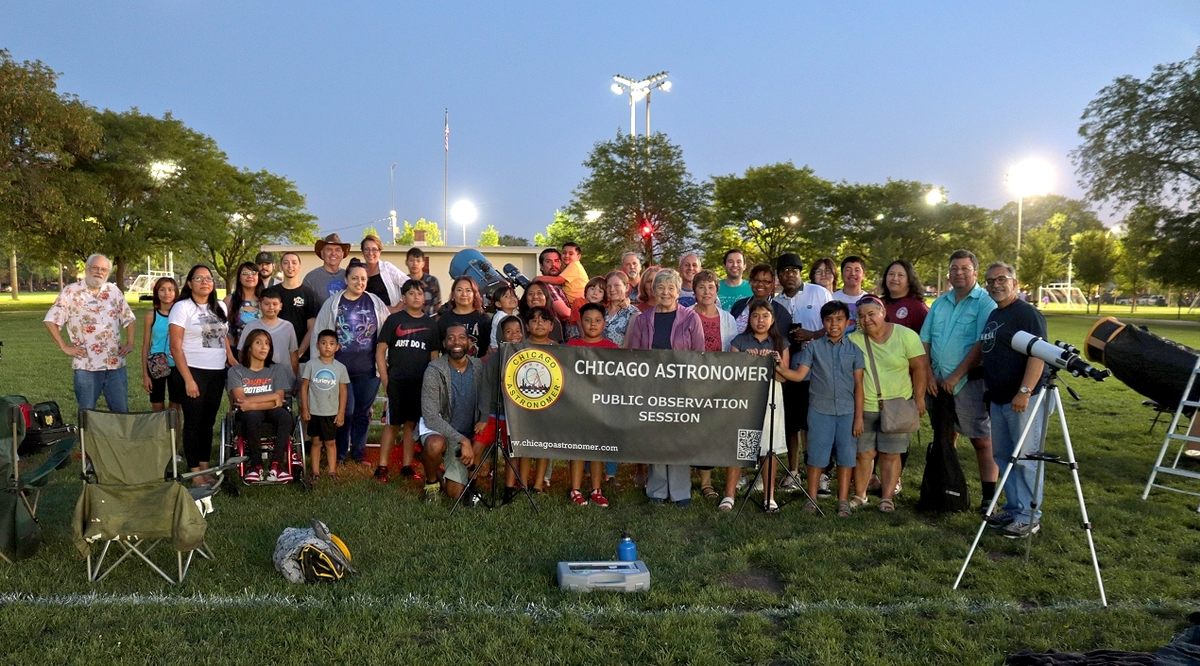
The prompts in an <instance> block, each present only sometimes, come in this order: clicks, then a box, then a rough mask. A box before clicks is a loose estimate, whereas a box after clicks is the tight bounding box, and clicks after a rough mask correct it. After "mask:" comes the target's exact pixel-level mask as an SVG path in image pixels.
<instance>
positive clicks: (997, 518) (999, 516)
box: [984, 507, 1016, 530]
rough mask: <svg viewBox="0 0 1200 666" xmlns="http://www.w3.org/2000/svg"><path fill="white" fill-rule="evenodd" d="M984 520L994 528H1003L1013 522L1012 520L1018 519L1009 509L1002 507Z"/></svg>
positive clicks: (985, 508)
mask: <svg viewBox="0 0 1200 666" xmlns="http://www.w3.org/2000/svg"><path fill="white" fill-rule="evenodd" d="M984 510H987V507H984ZM984 520H985V521H986V522H987V525H988V527H990V528H992V529H994V530H1002V529H1005V528H1007V527H1008V526H1009V525H1010V524H1012V522H1013V521H1014V520H1016V516H1014V515H1013V514H1012V513H1011V512H1009V511H1005V510H1003V509H1001V510H1000V511H997V512H996V513H993V514H992V515H990V516H987V517H985V518H984Z"/></svg>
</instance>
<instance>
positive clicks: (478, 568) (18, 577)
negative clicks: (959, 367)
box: [0, 308, 1200, 664]
mask: <svg viewBox="0 0 1200 666" xmlns="http://www.w3.org/2000/svg"><path fill="white" fill-rule="evenodd" d="M1148 309H1149V308H1143V310H1148ZM144 311H145V310H144V309H139V310H138V313H139V315H140V314H141V313H143V312H144ZM43 312H44V310H42V309H40V308H39V309H36V311H35V310H32V309H31V310H30V311H25V312H22V311H11V310H8V309H5V310H4V311H2V312H0V340H3V341H4V343H5V344H4V358H3V361H0V386H2V387H3V391H4V392H20V393H24V394H26V395H27V396H29V397H30V398H31V399H33V400H35V401H36V400H43V399H55V400H58V401H59V402H60V404H61V405H62V407H63V411H64V414H71V413H73V411H74V402H73V398H72V393H71V386H70V373H69V369H68V362H67V359H66V358H65V357H63V356H62V355H61V354H59V353H58V352H57V351H56V350H55V349H53V347H52V345H51V343H50V341H49V337H48V336H47V335H46V334H45V332H44V330H42V327H41V324H40V319H41V316H42V313H43ZM1106 314H1107V313H1106ZM1092 321H1093V319H1092V318H1084V317H1082V316H1080V317H1074V316H1052V317H1051V318H1050V334H1051V337H1052V338H1063V339H1067V340H1070V341H1072V342H1074V343H1076V344H1080V345H1081V343H1082V338H1083V336H1084V335H1085V333H1086V331H1087V329H1088V328H1089V327H1090V325H1091V323H1092ZM1151 328H1152V330H1155V331H1156V332H1159V333H1160V334H1162V335H1165V336H1166V337H1169V338H1172V339H1175V340H1177V341H1179V342H1183V343H1185V344H1190V345H1193V346H1200V327H1197V326H1196V325H1195V324H1191V323H1172V322H1161V323H1155V324H1153V325H1152V326H1151ZM1081 346H1082V345H1081ZM1071 385H1072V386H1074V387H1075V388H1076V390H1077V391H1078V392H1079V393H1080V394H1081V395H1082V397H1083V402H1079V403H1075V402H1073V401H1071V400H1070V399H1069V398H1068V397H1067V396H1066V394H1065V392H1064V395H1063V397H1064V400H1066V401H1067V405H1066V410H1067V418H1068V420H1069V422H1070V426H1071V434H1072V439H1073V441H1074V443H1075V447H1076V453H1077V456H1078V458H1079V461H1080V467H1081V471H1080V474H1081V477H1082V480H1083V484H1084V493H1085V496H1086V499H1087V502H1088V510H1089V513H1090V516H1091V519H1092V521H1093V522H1094V523H1095V525H1096V547H1097V550H1098V553H1099V557H1100V563H1101V567H1102V569H1103V573H1104V578H1105V584H1106V587H1107V591H1108V596H1109V601H1110V604H1111V607H1110V608H1109V609H1107V610H1102V609H1100V608H1099V606H1098V603H1097V593H1096V587H1095V579H1094V577H1093V574H1092V570H1091V565H1090V558H1089V555H1088V551H1087V548H1086V542H1085V540H1084V536H1083V533H1082V532H1081V531H1080V530H1079V529H1078V523H1079V513H1078V506H1077V504H1076V502H1075V498H1074V489H1073V487H1072V485H1071V482H1070V478H1069V476H1067V475H1066V474H1065V472H1063V471H1061V470H1058V469H1052V470H1050V471H1049V472H1048V478H1049V486H1048V488H1047V493H1046V507H1047V508H1046V514H1045V518H1044V528H1043V531H1042V533H1041V534H1040V535H1039V536H1038V537H1037V538H1036V539H1035V540H1034V542H1033V545H1032V550H1031V552H1030V554H1029V555H1028V558H1027V557H1026V555H1025V547H1024V544H1022V543H1018V542H1012V541H1007V540H1004V539H1000V538H998V537H996V536H994V535H992V534H989V535H987V536H985V537H984V540H983V542H982V544H981V548H980V551H979V552H978V553H977V554H976V556H975V559H974V560H973V561H972V563H971V566H970V568H969V569H968V571H967V575H966V578H965V580H964V585H963V588H962V589H961V590H958V591H954V590H951V589H950V585H951V583H952V582H953V580H954V577H955V575H956V574H957V572H958V568H959V566H960V565H961V563H962V560H963V557H964V556H965V555H966V551H967V548H968V547H969V546H970V542H971V539H972V537H973V536H974V531H975V529H976V528H977V526H978V521H977V519H976V518H974V517H972V516H969V515H953V516H937V517H931V516H926V515H922V514H917V513H916V512H915V511H914V510H913V504H914V503H915V501H916V498H917V496H918V494H919V490H918V489H919V484H920V478H921V469H922V466H923V456H922V455H920V453H914V455H913V456H912V459H911V460H910V464H909V468H908V469H907V470H906V471H905V485H906V490H905V493H904V494H903V495H902V496H901V499H900V502H899V508H900V510H899V511H898V512H897V513H896V514H894V515H890V516H889V515H883V514H880V513H878V512H876V511H866V512H862V513H860V514H856V515H855V516H853V517H852V518H850V519H848V520H838V519H836V518H834V517H832V516H830V517H827V518H818V517H813V516H808V515H806V514H804V513H803V512H801V511H799V506H798V505H796V506H792V507H787V508H785V509H784V512H783V513H782V514H781V515H780V516H778V517H768V516H764V515H762V514H760V513H758V512H757V511H755V510H752V509H749V508H748V509H747V511H745V512H744V513H743V514H742V515H741V517H740V518H739V519H738V520H736V521H734V520H732V519H731V517H730V516H726V515H720V514H717V513H716V511H715V510H714V509H713V508H712V507H711V506H709V505H706V504H705V503H703V502H702V501H697V502H696V503H694V504H693V506H692V507H691V508H689V509H684V510H679V509H674V508H670V507H663V508H656V507H651V506H649V505H647V504H646V503H645V500H644V499H643V497H642V495H641V493H640V492H639V491H638V490H636V489H634V488H632V487H631V484H629V483H628V480H627V478H625V477H624V476H623V477H622V478H621V479H620V481H621V483H622V485H621V487H620V488H619V489H617V490H616V491H615V492H613V493H612V494H610V499H612V500H613V506H612V508H610V509H609V510H607V511H604V510H599V509H595V508H593V507H587V508H585V509H578V508H576V507H573V506H569V505H568V504H567V502H566V499H565V496H564V495H565V487H564V484H563V481H562V474H563V470H564V466H563V465H562V464H561V463H560V465H559V466H558V467H557V468H556V472H557V473H556V476H555V483H554V486H553V490H554V492H552V493H551V494H550V495H547V496H544V497H539V498H537V500H536V501H537V504H538V509H539V511H538V513H537V514H536V515H535V514H534V513H533V512H532V511H531V509H530V507H529V506H528V504H527V503H526V502H524V501H522V502H521V503H518V504H516V505H513V506H510V507H507V508H505V509H502V510H496V511H490V512H489V511H459V512H456V513H454V514H450V513H449V512H448V510H447V507H445V506H434V505H427V504H424V503H421V502H420V501H419V489H418V488H416V487H412V486H405V485H402V484H399V483H397V482H393V483H392V484H390V485H388V486H386V487H384V486H379V485H378V484H375V483H373V482H371V481H370V480H369V479H368V478H367V477H366V473H365V472H362V473H359V475H358V476H357V477H356V478H352V479H348V480H345V481H343V482H342V483H340V484H339V485H337V486H332V485H324V486H321V487H319V488H317V489H316V491H315V492H313V493H312V494H308V495H303V494H300V493H299V492H297V491H296V490H295V489H293V488H260V489H254V490H253V491H252V492H247V493H246V494H245V495H244V496H242V497H240V498H230V497H226V496H221V497H219V498H218V501H217V509H218V512H217V513H216V514H215V515H213V516H212V517H211V518H210V533H211V536H210V544H211V545H212V547H213V548H214V550H215V551H216V552H217V553H218V556H219V558H220V559H219V562H217V563H210V562H199V563H198V564H196V565H194V567H195V568H194V570H193V572H192V575H191V577H189V579H188V580H187V581H186V582H185V583H184V584H183V585H181V586H178V587H177V588H172V587H170V586H167V585H166V584H165V583H163V582H162V581H161V579H157V577H153V574H151V573H150V572H148V570H146V569H145V568H144V567H142V568H122V569H118V571H117V572H116V573H114V574H113V575H112V576H110V578H109V579H106V580H105V581H103V582H101V583H99V584H97V585H91V584H89V583H87V582H86V578H85V576H84V570H83V569H84V565H83V562H82V560H81V559H80V558H79V557H78V555H77V553H76V551H75V550H74V546H73V544H72V543H71V541H70V534H69V529H68V524H69V518H70V515H71V511H72V508H73V506H74V501H75V499H76V497H77V496H78V492H79V481H78V480H77V479H76V478H75V474H76V473H77V471H78V463H75V464H74V465H73V466H72V467H70V468H68V470H65V471H63V472H60V473H58V475H57V476H56V478H55V480H54V481H53V482H52V484H51V485H50V487H49V488H48V490H47V492H46V494H45V495H44V500H43V501H44V506H43V508H42V511H41V513H42V520H43V527H44V531H45V537H46V542H45V544H44V547H43V549H42V550H41V551H40V552H39V553H38V555H37V556H36V557H34V558H33V559H31V560H27V561H24V562H20V563H18V564H16V565H13V566H8V565H0V599H3V600H4V601H3V602H0V623H2V626H4V632H3V636H4V646H5V648H6V651H7V655H8V657H7V658H9V659H12V660H13V661H14V662H17V661H21V662H37V663H54V662H74V661H82V660H84V659H87V660H89V661H94V660H101V661H109V660H117V661H127V660H133V659H136V660H138V661H145V660H149V659H156V660H162V661H184V660H191V659H190V658H188V657H186V656H184V655H186V654H187V647H188V646H190V647H193V648H195V647H198V648H199V649H200V650H201V652H202V653H203V654H205V655H208V656H207V658H205V659H203V660H204V661H210V660H212V659H215V658H217V657H218V656H219V657H220V658H222V659H223V660H227V661H231V662H255V663H261V662H263V661H265V660H276V661H282V660H286V661H294V660H298V659H297V658H296V657H295V654H300V655H304V657H305V658H312V657H317V658H322V659H324V660H326V661H333V662H342V661H349V660H351V659H355V660H365V661H368V662H394V661H401V660H403V661H411V660H416V659H422V658H423V659H426V660H427V661H431V662H435V663H448V662H452V661H454V662H461V663H476V662H480V661H486V662H499V661H517V660H520V661H528V662H534V663H545V662H556V663H557V662H564V663H624V662H629V661H634V660H635V659H636V660H638V661H642V662H647V663H663V664H666V663H684V662H686V663H729V662H739V663H805V664H808V663H813V664H842V663H849V662H856V663H865V664H875V663H880V664H881V663H936V664H942V663H946V664H963V663H970V664H976V663H996V662H999V661H1000V660H1002V659H1003V656H1004V655H1005V654H1007V653H1010V652H1013V651H1016V650H1019V649H1022V648H1029V649H1034V650H1049V649H1057V650H1073V651H1086V650H1090V649H1096V648H1100V647H1108V648H1114V649H1126V650H1153V649H1155V648H1156V647H1157V646H1160V645H1162V644H1164V643H1166V642H1167V641H1168V640H1170V638H1171V636H1172V635H1173V633H1175V632H1176V631H1178V630H1179V629H1180V628H1181V627H1182V625H1183V622H1184V616H1185V615H1186V614H1187V613H1188V612H1190V611H1192V610H1195V609H1196V608H1197V606H1198V605H1200V604H1198V600H1200V577H1197V576H1196V575H1195V572H1196V570H1197V567H1198V566H1200V520H1198V519H1197V515H1196V513H1195V512H1194V511H1195V508H1196V501H1195V498H1192V497H1187V496H1180V495H1176V494H1169V493H1162V492H1160V493H1156V494H1155V495H1153V496H1152V497H1151V500H1150V501H1142V500H1141V499H1140V493H1141V489H1142V486H1143V484H1144V483H1145V479H1146V475H1147V473H1148V472H1149V467H1150V465H1151V463H1152V462H1153V459H1154V456H1155V455H1156V453H1157V450H1158V446H1159V444H1160V442H1161V437H1162V426H1161V425H1160V426H1159V428H1158V429H1157V430H1156V431H1155V433H1154V434H1153V435H1150V434H1147V432H1146V429H1147V427H1148V425H1149V419H1150V418H1151V413H1150V411H1149V410H1148V409H1146V408H1144V407H1142V406H1141V404H1140V403H1141V400H1142V398H1141V397H1140V396H1139V395H1137V394H1135V393H1134V392H1132V391H1130V390H1129V389H1127V388H1125V387H1124V386H1123V385H1122V384H1121V383H1120V382H1118V381H1116V380H1112V379H1110V380H1108V381H1106V382H1104V383H1103V384H1096V383H1091V382H1089V383H1084V382H1082V381H1080V380H1071ZM131 404H132V405H134V406H135V407H142V408H144V407H145V406H146V397H145V394H144V393H142V392H141V391H140V389H131ZM928 437H929V436H928V430H927V429H926V430H925V431H923V432H922V434H921V441H922V443H924V442H927V441H928ZM1048 448H1049V449H1050V450H1051V451H1055V452H1061V450H1062V446H1061V438H1060V437H1059V436H1058V429H1057V426H1054V427H1053V428H1052V430H1051V435H1050V445H1049V447H1048ZM920 450H923V448H922V446H920V445H916V444H914V451H920ZM961 454H962V460H963V463H964V469H965V470H966V471H967V474H968V478H972V477H974V476H975V471H974V459H973V456H970V455H969V452H968V451H962V452H961ZM1197 488H1198V489H1200V485H1197ZM971 490H972V492H973V493H974V494H975V495H974V496H973V498H972V499H973V501H977V500H978V485H977V484H976V483H972V484H971ZM826 506H827V508H830V507H828V505H826ZM312 517H318V518H321V519H322V520H325V521H326V522H327V523H329V524H330V525H331V527H333V529H334V531H335V532H337V533H338V534H340V535H341V536H343V537H344V538H345V539H346V541H347V543H348V544H349V546H350V548H351V549H352V550H353V553H354V560H355V563H356V564H357V565H358V566H359V568H360V569H361V573H360V574H359V575H357V576H353V577H351V578H349V579H347V580H346V581H344V582H342V583H339V584H336V585H329V586H292V585H288V584H287V583H286V582H285V581H284V580H283V578H282V577H281V576H279V575H278V574H277V573H276V572H275V571H274V570H273V568H272V566H271V560H270V556H271V551H272V548H273V545H274V542H275V538H276V537H277V536H278V534H279V533H280V531H281V530H282V529H283V528H284V527H286V526H290V525H305V524H307V522H308V520H309V519H310V518H312ZM623 529H628V530H629V531H630V532H631V533H632V534H633V536H634V537H635V539H636V540H637V542H638V547H639V551H640V553H641V556H642V558H643V559H645V561H646V562H647V564H648V565H649V567H650V569H651V572H652V580H653V584H652V588H651V590H650V591H649V592H648V593H645V594H635V595H618V594H594V595H575V594H567V593H562V592H559V591H558V589H557V588H556V587H555V586H554V584H553V580H552V577H553V571H554V565H555V563H556V562H558V561H560V560H586V559H611V558H612V557H613V555H614V552H615V548H616V542H617V538H618V536H619V535H620V532H621V530H623ZM79 595H94V596H79ZM280 627H287V628H288V630H287V631H286V632H282V633H281V631H280V630H279V628H280ZM280 648H282V649H283V650H286V651H287V652H286V655H285V654H283V653H281V652H280V651H279V650H280ZM151 655H153V656H151ZM173 655H179V656H178V657H175V656H173Z"/></svg>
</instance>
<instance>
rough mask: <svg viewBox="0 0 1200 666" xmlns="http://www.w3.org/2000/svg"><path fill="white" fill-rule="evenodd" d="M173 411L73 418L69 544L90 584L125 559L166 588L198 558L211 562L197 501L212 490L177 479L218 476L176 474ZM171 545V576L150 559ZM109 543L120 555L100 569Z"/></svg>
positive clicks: (96, 413)
mask: <svg viewBox="0 0 1200 666" xmlns="http://www.w3.org/2000/svg"><path fill="white" fill-rule="evenodd" d="M178 419H179V417H178V416H177V414H176V411H175V410H173V409H168V410H164V411H161V412H144V413H133V414H116V413H112V412H100V411H94V410H88V411H85V412H82V413H81V414H80V415H79V431H80V436H79V441H80V449H81V450H82V452H83V459H84V474H83V479H84V483H83V492H82V493H81V494H80V495H79V501H78V502H77V503H76V504H75V521H74V531H75V541H76V545H77V547H78V548H79V551H80V553H81V554H83V555H85V556H87V573H88V580H89V581H91V582H93V583H94V582H97V581H99V580H101V579H103V578H104V577H105V576H107V575H108V574H109V573H111V572H112V571H113V569H115V568H116V567H117V566H118V565H120V564H121V563H122V562H125V561H126V560H129V561H137V560H141V561H142V562H144V563H145V564H146V565H148V566H149V567H150V568H151V569H153V570H154V571H155V572H157V573H158V575H160V576H162V577H163V578H164V579H165V580H166V581H167V582H168V583H171V584H175V583H181V582H183V579H184V577H185V576H187V572H188V569H189V567H190V566H191V563H192V558H193V557H194V556H195V555H196V554H199V555H200V556H202V557H204V558H205V559H210V560H211V559H213V554H212V551H211V550H209V548H208V546H207V545H206V544H205V542H204V536H205V533H206V531H207V528H208V523H207V521H206V520H205V519H204V514H203V513H202V512H201V509H200V504H201V503H202V502H203V501H204V500H206V499H208V498H210V497H211V496H212V494H213V493H214V492H215V490H214V489H212V488H208V487H202V488H192V489H191V490H190V491H189V489H188V488H187V487H186V486H184V485H183V483H182V482H184V481H188V480H190V479H192V478H195V477H197V476H201V475H207V474H216V473H217V472H218V471H222V470H221V468H219V467H214V468H211V469H207V470H204V471H201V472H188V473H184V474H180V473H179V463H178V456H177V451H176V439H177V438H176V432H177V421H178ZM167 541H170V545H171V547H172V548H173V549H174V551H175V567H174V568H175V570H176V574H177V575H176V577H172V576H171V575H170V574H168V573H167V572H166V571H165V570H164V569H163V568H162V567H160V566H159V565H158V564H156V563H155V562H154V560H152V559H151V558H150V554H151V552H152V551H153V550H154V549H155V548H157V547H158V546H159V545H161V544H163V543H164V542H167ZM113 544H118V545H119V546H120V549H122V550H123V551H124V552H122V553H121V554H120V556H119V557H117V558H116V560H115V561H113V562H111V563H110V564H108V565H107V566H106V565H105V558H106V557H107V556H108V554H109V549H110V548H112V546H113Z"/></svg>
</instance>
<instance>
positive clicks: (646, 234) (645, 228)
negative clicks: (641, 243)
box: [642, 220, 654, 240]
mask: <svg viewBox="0 0 1200 666" xmlns="http://www.w3.org/2000/svg"><path fill="white" fill-rule="evenodd" d="M653 234H654V225H652V224H650V220H642V240H650V236H652V235H653Z"/></svg>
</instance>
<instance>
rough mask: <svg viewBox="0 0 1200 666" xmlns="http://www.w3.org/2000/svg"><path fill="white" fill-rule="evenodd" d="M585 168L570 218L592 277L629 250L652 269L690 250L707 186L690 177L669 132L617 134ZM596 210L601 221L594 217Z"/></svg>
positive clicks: (599, 147) (597, 147) (590, 157)
mask: <svg viewBox="0 0 1200 666" xmlns="http://www.w3.org/2000/svg"><path fill="white" fill-rule="evenodd" d="M583 165H584V166H585V167H587V169H588V172H589V173H588V176H587V177H586V178H585V179H584V180H583V182H581V183H580V184H579V185H578V186H576V188H575V190H574V192H573V193H572V200H571V202H570V203H569V204H568V205H567V207H566V213H567V215H568V216H569V217H570V218H571V219H572V220H573V221H574V224H576V225H578V227H579V230H580V235H579V236H578V237H577V238H574V239H572V240H575V241H576V242H577V243H579V244H580V245H581V246H582V247H583V248H584V251H585V254H584V257H585V264H586V267H587V268H588V270H589V271H595V272H598V271H600V270H603V269H605V268H609V267H612V266H616V265H617V264H618V263H619V261H620V258H621V253H622V252H624V251H626V250H631V249H632V250H639V251H641V252H643V253H644V255H645V261H646V263H647V264H650V263H653V262H655V261H662V260H664V259H666V258H673V257H676V256H678V255H680V254H682V253H683V252H684V251H685V250H687V249H689V248H690V247H692V245H693V229H694V228H695V225H696V223H697V221H698V220H699V218H700V215H701V212H702V211H703V209H704V206H705V205H706V203H707V202H708V186H707V185H704V184H700V183H697V182H696V181H695V180H693V179H692V176H691V174H690V173H688V170H687V165H686V164H685V163H684V161H683V151H682V150H681V149H680V148H679V147H678V146H676V145H675V144H673V143H671V141H670V140H669V139H668V138H667V136H666V135H665V134H662V133H655V134H652V135H650V136H649V137H642V136H625V135H622V134H620V133H618V134H617V136H616V138H615V139H612V140H610V141H601V142H599V143H597V144H596V145H595V146H594V147H593V148H592V152H591V153H590V154H589V155H588V158H587V159H586V160H585V161H584V162H583ZM590 211H599V215H598V216H596V215H592V216H590V217H589V212H590ZM643 225H647V228H648V231H649V233H648V234H647V235H646V236H643V235H642V234H641V229H642V227H643Z"/></svg>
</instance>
